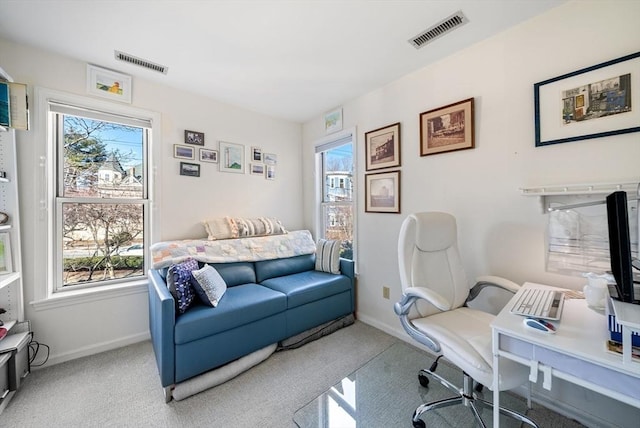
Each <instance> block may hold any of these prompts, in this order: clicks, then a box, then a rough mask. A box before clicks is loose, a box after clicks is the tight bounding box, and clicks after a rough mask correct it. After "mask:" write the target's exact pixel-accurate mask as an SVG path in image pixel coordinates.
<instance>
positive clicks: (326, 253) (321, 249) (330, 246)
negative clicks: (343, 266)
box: [316, 239, 341, 274]
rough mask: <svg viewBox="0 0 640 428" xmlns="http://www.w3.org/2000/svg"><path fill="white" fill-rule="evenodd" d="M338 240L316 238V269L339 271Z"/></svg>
mask: <svg viewBox="0 0 640 428" xmlns="http://www.w3.org/2000/svg"><path fill="white" fill-rule="evenodd" d="M340 244H341V242H340V241H333V240H327V239H318V244H317V248H316V270H319V271H322V272H329V273H336V274H337V273H340Z"/></svg>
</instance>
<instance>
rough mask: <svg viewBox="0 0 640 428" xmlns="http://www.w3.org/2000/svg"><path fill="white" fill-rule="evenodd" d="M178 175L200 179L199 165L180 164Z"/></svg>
mask: <svg viewBox="0 0 640 428" xmlns="http://www.w3.org/2000/svg"><path fill="white" fill-rule="evenodd" d="M180 175H187V176H189V177H200V164H198V163H189V162H180Z"/></svg>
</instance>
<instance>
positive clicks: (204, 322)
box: [175, 284, 287, 344]
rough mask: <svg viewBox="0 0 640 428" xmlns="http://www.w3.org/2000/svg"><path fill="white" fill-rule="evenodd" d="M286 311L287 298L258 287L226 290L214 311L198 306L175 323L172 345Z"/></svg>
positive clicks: (246, 285)
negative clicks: (173, 342)
mask: <svg viewBox="0 0 640 428" xmlns="http://www.w3.org/2000/svg"><path fill="white" fill-rule="evenodd" d="M286 308H287V297H286V296H285V295H284V294H282V293H280V292H278V291H274V290H271V289H269V288H267V287H263V286H261V285H258V284H242V285H237V286H235V287H229V288H228V289H227V292H226V293H225V295H224V299H221V300H220V303H218V306H217V307H215V308H212V307H210V306H205V305H202V304H199V305H196V306H193V307H192V308H191V309H189V310H188V311H187V312H185V313H184V314H183V315H181V316H180V317H178V318H177V319H176V326H175V343H176V344H181V343H187V342H191V341H193V340H197V339H200V338H202V337H207V336H211V335H213V334H216V333H219V332H222V331H226V330H229V329H232V328H235V327H239V326H242V325H245V324H248V323H250V322H253V321H256V320H260V319H262V318H265V317H268V316H270V315H273V314H277V313H280V312H283V311H285V310H286ZM248 340H251V338H248Z"/></svg>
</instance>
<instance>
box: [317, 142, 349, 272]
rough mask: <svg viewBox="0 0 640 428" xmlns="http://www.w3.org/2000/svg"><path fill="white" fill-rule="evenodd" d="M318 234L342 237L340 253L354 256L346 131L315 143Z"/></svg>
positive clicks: (321, 236) (345, 255)
mask: <svg viewBox="0 0 640 428" xmlns="http://www.w3.org/2000/svg"><path fill="white" fill-rule="evenodd" d="M316 156H317V164H318V178H317V181H316V185H317V186H318V187H319V194H320V195H321V196H320V203H319V213H318V216H319V233H318V235H319V237H320V238H324V239H336V240H340V241H342V248H341V251H340V256H341V257H344V258H346V259H351V260H353V259H354V223H355V221H354V219H355V205H354V201H355V195H354V186H353V180H354V177H355V165H354V162H353V159H354V156H353V141H352V136H351V134H349V135H348V136H347V137H343V138H341V139H338V140H334V141H331V142H329V143H325V144H320V145H318V146H317V147H316Z"/></svg>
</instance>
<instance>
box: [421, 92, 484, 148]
mask: <svg viewBox="0 0 640 428" xmlns="http://www.w3.org/2000/svg"><path fill="white" fill-rule="evenodd" d="M474 134H475V133H474V108H473V98H469V99H466V100H462V101H458V102H455V103H453V104H449V105H446V106H443V107H438V108H436V109H433V110H429V111H425V112H423V113H420V156H429V155H435V154H439V153H445V152H452V151H457V150H465V149H472V148H474V147H475V138H474Z"/></svg>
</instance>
